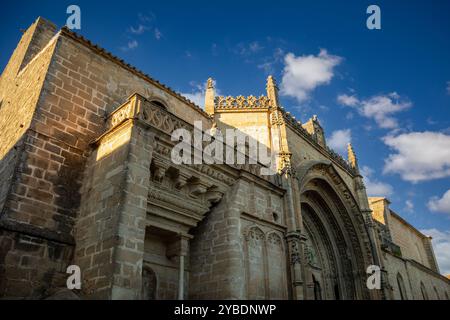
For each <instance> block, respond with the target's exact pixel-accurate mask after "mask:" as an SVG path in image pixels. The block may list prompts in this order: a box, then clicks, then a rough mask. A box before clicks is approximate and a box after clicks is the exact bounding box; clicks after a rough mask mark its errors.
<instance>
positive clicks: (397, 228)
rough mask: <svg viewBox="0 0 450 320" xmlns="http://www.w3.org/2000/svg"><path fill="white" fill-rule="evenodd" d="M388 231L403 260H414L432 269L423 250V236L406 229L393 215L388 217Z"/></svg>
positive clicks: (408, 228)
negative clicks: (399, 249) (400, 251)
mask: <svg viewBox="0 0 450 320" xmlns="http://www.w3.org/2000/svg"><path fill="white" fill-rule="evenodd" d="M389 229H390V231H391V236H392V240H393V242H394V243H395V244H397V245H399V246H400V248H401V250H402V256H403V258H407V259H414V260H416V261H417V262H419V263H421V264H423V265H424V266H426V267H428V268H432V265H431V264H430V261H429V259H428V255H427V252H426V249H425V244H424V241H426V239H424V237H425V236H423V235H419V234H418V233H417V231H415V230H413V229H411V228H410V227H408V226H407V225H406V224H405V223H404V222H403V221H401V220H400V219H398V218H397V217H396V216H394V215H391V216H390V219H389Z"/></svg>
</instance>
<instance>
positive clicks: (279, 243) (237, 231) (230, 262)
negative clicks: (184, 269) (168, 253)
mask: <svg viewBox="0 0 450 320" xmlns="http://www.w3.org/2000/svg"><path fill="white" fill-rule="evenodd" d="M274 213H275V215H274ZM283 214H284V211H283V205H282V197H281V195H280V194H277V193H274V192H270V191H269V190H267V189H266V188H263V187H261V186H258V185H256V184H255V183H253V182H250V181H246V180H242V179H241V180H239V181H238V182H236V184H235V185H234V186H233V189H232V190H231V191H230V192H229V193H227V194H226V195H225V196H224V198H223V199H222V201H221V202H220V204H219V205H218V206H217V207H215V208H214V209H213V210H212V211H211V212H210V213H208V214H207V216H206V218H205V220H204V221H202V222H201V223H200V225H199V227H198V228H197V229H196V230H195V232H194V233H193V234H194V239H193V240H192V244H191V259H190V266H191V272H190V292H189V298H192V299H264V298H272V299H283V298H287V295H288V293H287V278H288V277H287V274H288V271H287V268H286V264H285V261H286V256H287V253H286V250H285V244H284V242H285V240H284V230H285V226H284V224H283V221H284V220H285V217H284V215H283ZM275 217H276V218H277V222H275V221H274V219H275ZM252 227H255V228H257V229H258V230H262V231H261V233H262V235H261V234H260V233H258V236H259V237H260V238H259V239H258V242H257V243H256V244H257V245H258V246H256V247H255V250H254V251H251V250H250V252H249V250H248V248H249V246H248V240H249V238H248V237H249V231H251V230H250V229H251V228H252ZM259 240H260V242H259ZM255 268H256V269H258V270H261V273H257V272H255V270H256V269H255ZM259 280H261V281H259ZM266 281H267V283H266Z"/></svg>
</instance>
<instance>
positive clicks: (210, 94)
mask: <svg viewBox="0 0 450 320" xmlns="http://www.w3.org/2000/svg"><path fill="white" fill-rule="evenodd" d="M215 95H216V90H215V88H214V80H213V79H212V78H209V79H208V81H207V84H206V93H205V111H206V113H208V114H209V115H211V116H212V115H214V98H215Z"/></svg>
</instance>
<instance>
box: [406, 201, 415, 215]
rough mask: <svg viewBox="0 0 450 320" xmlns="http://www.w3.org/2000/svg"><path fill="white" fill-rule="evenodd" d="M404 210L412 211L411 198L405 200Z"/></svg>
mask: <svg viewBox="0 0 450 320" xmlns="http://www.w3.org/2000/svg"><path fill="white" fill-rule="evenodd" d="M405 211H406V212H410V213H411V212H413V211H414V203H413V202H412V201H411V200H406V201H405Z"/></svg>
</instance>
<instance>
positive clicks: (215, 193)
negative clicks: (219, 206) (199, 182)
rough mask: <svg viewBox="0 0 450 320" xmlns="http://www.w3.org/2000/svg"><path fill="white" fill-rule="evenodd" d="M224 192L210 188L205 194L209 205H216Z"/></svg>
mask: <svg viewBox="0 0 450 320" xmlns="http://www.w3.org/2000/svg"><path fill="white" fill-rule="evenodd" d="M224 194H225V192H224V191H223V190H220V188H219V187H212V188H211V189H209V190H208V191H207V192H206V199H207V200H208V201H209V202H210V203H211V204H214V203H217V202H219V201H220V200H222V197H223V195H224Z"/></svg>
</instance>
